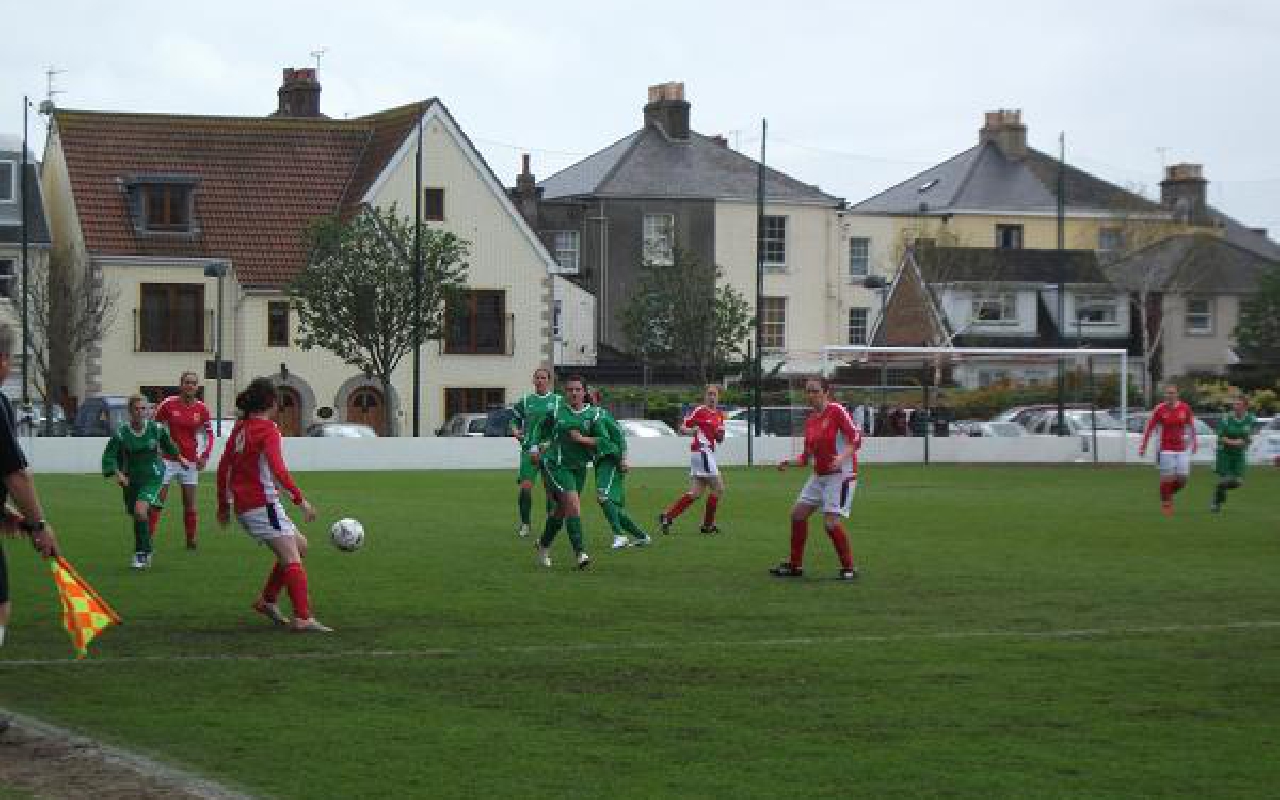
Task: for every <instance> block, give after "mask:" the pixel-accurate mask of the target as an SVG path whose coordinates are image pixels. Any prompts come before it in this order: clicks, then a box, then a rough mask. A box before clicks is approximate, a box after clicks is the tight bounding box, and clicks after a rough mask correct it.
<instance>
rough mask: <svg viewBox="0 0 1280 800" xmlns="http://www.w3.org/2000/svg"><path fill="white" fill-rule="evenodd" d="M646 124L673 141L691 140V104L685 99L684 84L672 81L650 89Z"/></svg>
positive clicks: (646, 105) (646, 108) (645, 118)
mask: <svg viewBox="0 0 1280 800" xmlns="http://www.w3.org/2000/svg"><path fill="white" fill-rule="evenodd" d="M644 124H645V126H646V127H648V126H650V125H655V126H657V127H659V128H661V129H662V132H663V133H665V134H666V135H667V136H668V137H669V138H671V139H681V140H685V139H688V138H689V104H688V103H687V102H685V99H684V84H683V83H680V82H678V81H672V82H670V83H659V84H657V85H656V86H650V87H649V102H648V103H646V104H645V107H644Z"/></svg>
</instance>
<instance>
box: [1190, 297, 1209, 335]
mask: <svg viewBox="0 0 1280 800" xmlns="http://www.w3.org/2000/svg"><path fill="white" fill-rule="evenodd" d="M1187 333H1189V334H1191V335H1193V336H1209V335H1212V334H1213V300H1212V299H1211V298H1208V297H1188V298H1187Z"/></svg>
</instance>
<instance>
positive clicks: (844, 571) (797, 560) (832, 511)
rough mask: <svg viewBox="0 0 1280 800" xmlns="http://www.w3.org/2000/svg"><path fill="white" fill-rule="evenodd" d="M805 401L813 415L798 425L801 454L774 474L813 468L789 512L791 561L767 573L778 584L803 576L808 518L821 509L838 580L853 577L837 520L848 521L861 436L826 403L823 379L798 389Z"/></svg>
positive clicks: (850, 558)
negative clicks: (794, 468)
mask: <svg viewBox="0 0 1280 800" xmlns="http://www.w3.org/2000/svg"><path fill="white" fill-rule="evenodd" d="M804 391H805V399H806V400H808V402H809V407H810V408H812V409H813V411H812V412H810V414H809V417H808V418H807V419H806V420H805V423H804V452H802V453H801V454H800V455H799V456H797V457H796V458H794V459H786V458H784V459H783V460H782V461H780V462H779V463H778V469H780V470H783V469H786V468H787V467H788V466H789V465H790V464H793V463H794V464H797V465H800V466H804V465H805V464H810V463H811V464H813V475H811V476H810V477H809V480H807V481H805V484H804V488H803V489H801V490H800V497H798V498H797V499H796V504H795V505H794V506H792V508H791V560H790V561H784V562H782V563H781V564H779V565H778V566H776V567H773V568H771V569H770V570H769V572H770V573H771V574H773V575H776V576H777V577H779V578H798V577H800V576H801V575H804V544H805V540H806V539H808V538H809V517H810V516H811V515H812V514H813V512H814V511H816V510H818V509H819V508H821V509H822V521H823V524H824V526H825V527H826V529H827V536H829V537H831V543H832V544H834V545H835V548H836V553H837V554H838V555H839V556H840V573H839V577H840V579H841V580H845V581H851V580H854V579H856V578H857V577H858V571H857V569H855V568H854V566H853V552H852V550H850V548H849V536H848V534H847V533H845V530H844V525H843V524H842V523H841V522H840V518H841V517H848V516H849V507H850V506H851V505H852V504H853V492H854V489H856V488H857V486H858V448H859V447H861V446H862V432H861V431H859V430H858V426H857V425H854V424H853V419H852V418H851V417H850V416H849V412H848V411H846V410H845V407H844V406H842V405H840V404H839V403H837V402H835V401H834V400H832V399H831V384H830V383H828V382H827V380H826V379H825V378H810V379H808V380H807V381H805V383H804Z"/></svg>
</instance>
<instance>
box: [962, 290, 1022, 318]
mask: <svg viewBox="0 0 1280 800" xmlns="http://www.w3.org/2000/svg"><path fill="white" fill-rule="evenodd" d="M992 308H994V309H996V310H997V311H998V313H999V317H997V318H996V319H984V318H983V316H982V315H983V311H984V309H992ZM969 319H970V321H971V324H973V325H1017V324H1018V295H1017V293H1016V292H974V294H973V301H972V303H971V304H970V307H969Z"/></svg>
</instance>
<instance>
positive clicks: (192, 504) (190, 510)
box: [161, 467, 200, 550]
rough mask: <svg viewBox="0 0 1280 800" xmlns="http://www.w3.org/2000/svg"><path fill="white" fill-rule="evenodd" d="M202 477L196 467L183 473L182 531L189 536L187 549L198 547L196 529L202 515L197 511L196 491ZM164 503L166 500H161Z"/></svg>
mask: <svg viewBox="0 0 1280 800" xmlns="http://www.w3.org/2000/svg"><path fill="white" fill-rule="evenodd" d="M199 481H200V478H199V476H198V474H197V473H196V468H195V467H191V468H190V469H187V470H184V471H183V473H182V531H183V533H184V534H185V535H186V537H187V549H188V550H195V549H196V531H197V529H198V527H199V524H200V516H199V514H198V512H197V511H196V492H197V491H198V489H199ZM161 502H162V503H163V502H164V501H163V500H161Z"/></svg>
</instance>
